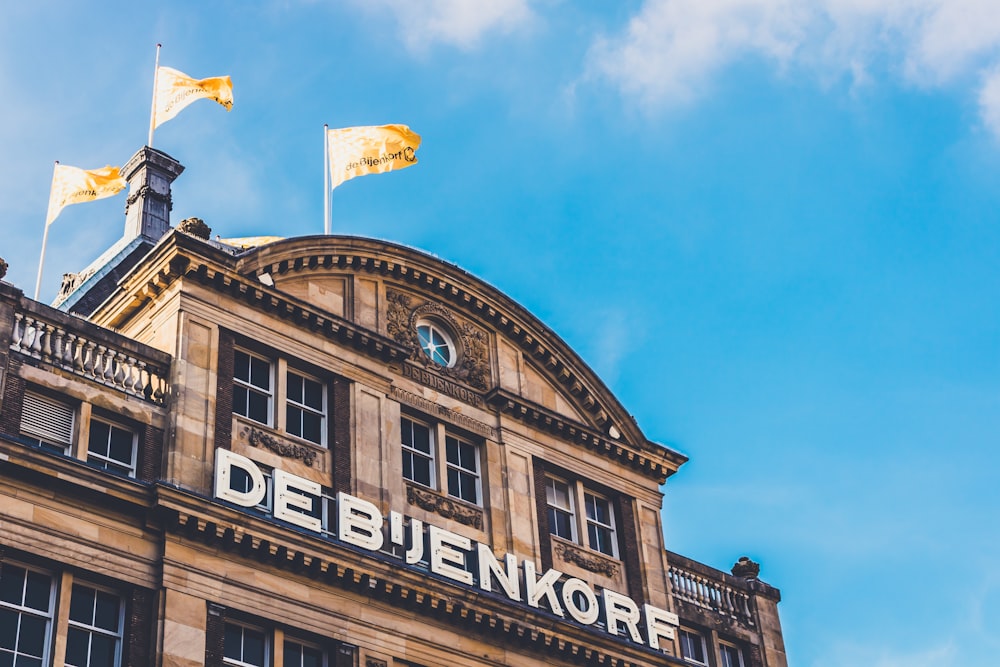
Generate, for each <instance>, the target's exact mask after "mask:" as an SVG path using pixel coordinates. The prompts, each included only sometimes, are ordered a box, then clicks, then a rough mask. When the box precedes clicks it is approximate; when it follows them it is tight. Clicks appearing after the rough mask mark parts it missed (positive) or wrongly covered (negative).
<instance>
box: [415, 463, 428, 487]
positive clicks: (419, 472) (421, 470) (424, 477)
mask: <svg viewBox="0 0 1000 667" xmlns="http://www.w3.org/2000/svg"><path fill="white" fill-rule="evenodd" d="M412 479H413V481H414V482H419V483H420V484H423V485H425V486H430V485H431V461H430V459H425V458H423V457H422V456H414V457H413V477H412Z"/></svg>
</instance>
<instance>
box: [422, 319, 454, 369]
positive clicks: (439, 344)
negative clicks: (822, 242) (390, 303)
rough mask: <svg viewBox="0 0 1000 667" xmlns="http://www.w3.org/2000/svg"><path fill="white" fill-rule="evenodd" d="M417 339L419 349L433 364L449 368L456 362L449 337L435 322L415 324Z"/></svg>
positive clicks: (423, 321) (426, 321)
mask: <svg viewBox="0 0 1000 667" xmlns="http://www.w3.org/2000/svg"><path fill="white" fill-rule="evenodd" d="M417 339H418V340H419V341H420V349H421V350H423V351H424V354H425V355H427V358H428V359H430V360H431V361H433V362H434V363H435V364H438V365H439V366H445V367H447V368H450V367H452V366H454V365H455V362H456V361H457V360H458V354H457V353H456V350H455V343H453V342H452V339H451V336H450V335H449V334H448V331H447V330H446V329H445V328H444V327H442V326H440V325H438V324H437V323H436V322H431V321H430V320H421V321H419V322H417Z"/></svg>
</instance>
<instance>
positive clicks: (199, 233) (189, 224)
mask: <svg viewBox="0 0 1000 667" xmlns="http://www.w3.org/2000/svg"><path fill="white" fill-rule="evenodd" d="M177 230H178V231H181V232H184V233H185V234H190V235H191V236H196V237H198V238H200V239H206V240H207V239H208V237H210V236H211V235H212V228H211V227H209V226H208V225H206V224H205V221H204V220H202V219H201V218H185V219H184V220H181V222H180V224H179V225H177Z"/></svg>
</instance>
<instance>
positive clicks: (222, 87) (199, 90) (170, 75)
mask: <svg viewBox="0 0 1000 667" xmlns="http://www.w3.org/2000/svg"><path fill="white" fill-rule="evenodd" d="M203 98H207V99H210V100H215V101H216V102H218V103H219V104H221V105H222V106H224V107H226V111H229V110H230V109H232V108H233V82H232V80H231V79H230V78H229V77H228V76H213V77H210V78H208V79H201V80H198V79H192V78H191V77H189V76H188V75H187V74H184V73H183V72H178V71H177V70H175V69H171V68H170V67H158V68H157V69H156V107H155V109H154V110H153V128H154V129H155V128H157V127H159V126H160V125H163V124H164V123H166V122H167V121H168V120H170V119H171V118H173V117H174V116H176V115H177V114H179V113H180V112H181V109H183V108H184V107H186V106H187V105H189V104H191V103H192V102H194V101H195V100H200V99H203Z"/></svg>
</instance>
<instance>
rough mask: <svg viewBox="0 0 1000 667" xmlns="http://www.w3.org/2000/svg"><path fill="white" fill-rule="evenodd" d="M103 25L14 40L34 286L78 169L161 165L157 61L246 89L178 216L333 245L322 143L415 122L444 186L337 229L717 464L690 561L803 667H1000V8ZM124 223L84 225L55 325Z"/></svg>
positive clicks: (377, 6)
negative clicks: (55, 179) (701, 565)
mask: <svg viewBox="0 0 1000 667" xmlns="http://www.w3.org/2000/svg"><path fill="white" fill-rule="evenodd" d="M84 4H85V3H71V2H44V3H16V4H13V5H12V6H11V7H6V8H5V10H4V15H3V17H2V18H0V100H2V103H0V147H2V151H0V220H2V223H0V224H2V229H3V235H2V237H0V256H2V257H4V258H5V259H6V260H7V261H8V262H9V263H10V265H11V267H10V271H9V273H8V275H7V278H6V279H7V280H8V281H11V282H13V283H15V284H16V285H18V286H20V287H21V288H22V289H24V290H25V291H26V292H27V293H28V294H31V293H32V291H33V289H34V283H35V272H36V270H37V261H38V254H39V250H40V247H41V236H42V231H43V222H44V216H45V210H46V204H47V199H48V190H49V184H50V180H51V173H52V161H53V160H60V161H61V162H62V163H64V164H70V165H75V166H80V167H85V168H92V167H97V166H103V165H105V164H113V165H120V164H123V163H124V162H125V161H126V160H127V159H128V158H129V157H130V156H131V155H132V154H133V153H134V152H135V151H136V150H137V149H138V148H139V147H140V146H142V145H143V144H144V142H145V139H146V132H147V128H148V118H149V100H150V94H151V87H152V69H153V58H154V53H155V44H156V43H157V42H161V43H163V51H162V54H161V64H163V65H168V66H171V67H174V68H177V69H180V70H182V71H184V72H187V73H188V74H190V75H192V76H197V77H206V76H214V75H222V74H229V75H231V76H232V79H233V82H234V91H235V106H234V108H233V111H232V112H231V113H228V114H227V113H226V112H225V111H224V110H223V109H222V107H219V106H218V105H215V104H212V103H210V102H204V101H203V102H197V103H196V104H194V105H192V106H191V107H189V108H188V109H186V110H185V111H183V112H182V113H181V114H180V116H178V117H177V118H176V119H174V120H172V121H171V122H169V123H167V124H165V125H164V126H162V127H161V128H160V129H159V130H158V131H157V134H156V142H155V143H156V146H157V148H160V149H161V150H164V151H166V152H167V153H169V154H171V155H172V156H174V157H175V158H177V159H178V160H179V161H180V162H181V163H183V164H184V165H185V167H186V168H187V171H186V172H185V173H184V174H183V175H182V176H181V177H180V179H178V181H177V182H176V184H175V187H174V209H173V220H174V221H175V222H176V221H179V220H181V219H183V218H185V217H189V216H198V217H201V218H203V219H204V220H205V221H206V222H207V223H208V224H209V226H211V227H212V229H213V233H217V234H220V235H221V236H223V237H235V236H251V235H258V234H277V235H283V236H294V235H302V234H313V233H320V232H322V229H323V219H322V202H323V200H322V161H323V157H322V134H321V132H322V125H323V124H324V123H328V124H329V125H330V126H331V127H344V126H352V125H370V124H382V123H406V124H408V125H410V126H411V127H412V128H413V129H414V130H416V131H417V132H419V133H420V134H421V135H422V136H423V145H422V147H421V148H420V151H419V153H418V157H419V159H420V163H419V164H418V165H417V166H415V167H414V168H412V169H407V170H405V171H401V172H397V173H393V174H389V175H384V176H371V177H366V178H359V179H355V180H353V181H350V182H348V183H345V184H344V185H343V186H341V187H340V188H338V189H337V190H336V191H335V193H334V197H333V228H334V231H335V232H343V233H350V234H360V235H368V236H374V237H378V238H385V239H390V240H393V241H397V242H401V243H405V244H408V245H412V246H415V247H418V248H422V249H424V250H427V251H429V252H432V253H434V254H435V255H438V256H440V257H442V258H445V259H447V260H449V261H452V262H454V263H456V264H458V265H460V266H462V267H463V268H465V269H467V270H469V271H471V272H472V273H474V274H476V275H478V276H480V277H481V278H483V279H485V280H487V281H488V282H490V283H492V284H494V285H496V286H497V287H498V288H500V289H501V290H503V291H504V292H506V293H508V294H509V295H511V296H512V297H513V298H514V299H516V300H517V301H519V302H520V303H522V304H523V305H525V306H526V307H527V308H528V309H530V310H531V311H532V312H534V313H535V314H536V315H538V316H539V317H540V318H541V319H542V320H543V321H545V322H546V323H547V324H548V325H550V326H551V327H552V328H553V329H554V330H555V331H556V332H557V333H559V334H560V335H561V336H562V337H563V338H564V339H565V340H566V341H567V342H568V343H569V344H570V345H571V346H572V347H574V348H575V349H576V350H577V351H578V352H579V353H580V354H581V355H582V357H583V358H584V359H585V360H586V361H587V362H588V363H589V364H590V365H591V366H592V367H593V368H594V369H595V370H596V371H597V372H598V374H599V375H600V376H601V377H602V378H603V379H604V380H605V381H606V382H607V384H608V385H609V386H610V387H611V388H612V390H613V391H615V392H616V393H617V395H618V396H619V397H620V399H621V400H622V402H623V403H624V405H625V406H626V408H627V409H629V410H630V411H632V412H633V413H634V414H635V417H636V419H637V420H638V423H639V424H640V426H641V427H642V428H643V429H644V431H645V432H646V434H647V435H648V436H649V437H650V438H652V439H654V440H657V441H661V442H664V443H667V444H669V445H671V446H672V447H675V448H677V449H679V450H680V451H683V452H684V453H686V454H687V455H689V456H690V457H691V462H690V463H689V464H687V465H686V466H685V467H684V468H683V469H682V470H681V472H680V473H679V474H678V475H676V476H675V477H673V478H671V480H670V482H669V483H668V485H667V486H666V489H665V493H666V496H665V509H664V522H665V530H666V539H667V544H668V547H669V548H670V549H671V550H674V551H678V552H680V553H683V554H685V555H688V556H690V557H693V558H696V559H698V560H701V561H704V562H707V563H709V564H711V565H714V566H716V567H719V568H721V569H727V568H728V567H729V566H730V565H731V564H732V563H733V562H735V561H736V559H737V558H738V557H739V556H741V555H744V554H747V555H750V556H751V557H753V558H754V559H755V560H758V561H760V562H761V564H762V573H761V574H762V578H764V579H765V580H767V581H769V582H770V583H773V584H774V585H776V586H778V587H779V588H781V589H782V591H783V596H784V599H783V602H782V603H781V605H780V612H781V615H782V622H783V626H784V630H785V640H786V644H787V648H788V654H789V658H790V661H791V664H793V665H796V666H807V667H828V666H839V665H850V666H857V665H865V666H867V665H872V666H875V667H896V666H897V665H898V666H903V665H906V666H907V667H923V666H925V665H926V666H930V665H934V666H935V667H936V666H939V665H963V666H964V667H993V666H994V665H995V664H996V657H995V656H996V655H997V653H998V651H1000V633H998V632H997V628H998V627H1000V567H998V566H1000V531H998V528H997V526H998V525H1000V516H998V514H1000V490H998V489H1000V484H998V483H997V481H996V478H997V476H998V473H1000V453H998V451H1000V219H998V218H1000V216H998V211H1000V187H998V185H997V184H998V181H1000V179H998V177H1000V6H997V5H996V3H995V0H909V1H906V0H850V1H848V0H798V1H792V0H631V1H621V2H594V1H591V2H570V1H569V0H493V1H491V2H489V3H478V2H475V1H472V0H468V1H465V0H425V1H421V2H417V1H409V0H366V1H362V0H355V1H350V0H345V1H342V2H323V1H320V0H314V1H306V0H302V1H297V0H284V1H274V2H258V3H253V2H236V1H231V2H217V3H211V5H210V9H205V8H204V7H203V5H207V4H208V3H200V2H173V3H162V6H159V7H155V6H154V5H155V4H156V3H141V2H105V3H100V8H99V9H98V8H94V7H87V6H84ZM123 208H124V197H123V196H119V197H116V198H113V199H107V200H103V201H100V202H95V203H92V204H84V205H78V206H72V207H69V208H67V209H66V210H65V211H64V212H63V214H62V215H61V216H60V218H59V219H58V220H57V221H56V222H55V223H54V224H53V227H52V231H51V235H50V240H49V248H48V252H47V258H46V273H45V279H44V282H43V284H42V298H43V300H51V298H52V297H53V296H54V295H55V292H56V290H57V288H58V284H59V276H60V274H62V273H63V272H69V271H76V270H79V269H81V268H83V267H84V266H86V265H87V264H89V263H90V262H91V261H92V260H93V259H94V258H96V257H97V256H98V255H99V254H100V253H101V251H102V250H104V249H105V248H106V247H108V246H109V245H110V244H111V243H113V242H114V241H115V240H116V239H117V238H119V237H120V235H121V233H122V229H123V224H124V216H123Z"/></svg>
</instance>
